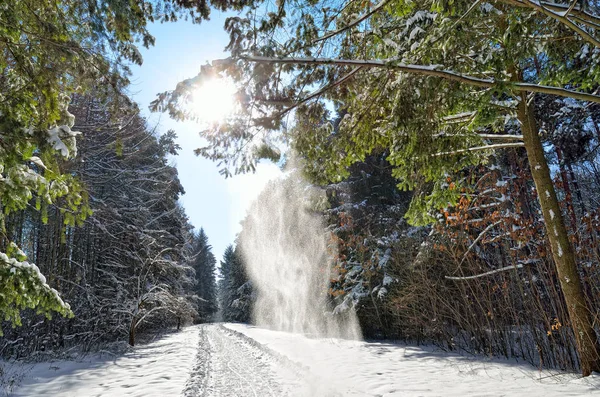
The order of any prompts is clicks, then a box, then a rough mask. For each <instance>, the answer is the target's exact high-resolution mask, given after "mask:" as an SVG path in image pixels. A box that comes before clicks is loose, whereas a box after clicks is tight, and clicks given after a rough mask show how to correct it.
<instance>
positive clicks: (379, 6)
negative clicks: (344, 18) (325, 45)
mask: <svg viewBox="0 0 600 397" xmlns="http://www.w3.org/2000/svg"><path fill="white" fill-rule="evenodd" d="M388 1H389V0H382V1H381V2H379V4H377V5H376V6H375V7H373V9H372V10H371V11H369V12H367V13H366V14H364V15H362V16H360V17H358V18H357V19H355V20H354V21H352V22H350V23H349V24H348V25H346V26H344V27H342V28H339V29H337V30H334V31H332V32H329V33H326V34H325V35H323V36H322V37H319V38H317V39H315V40H314V41H313V42H312V44H316V43H318V42H320V41H323V40H327V39H329V38H331V37H333V36H337V35H338V34H340V33H342V32H344V31H346V30H348V29H351V28H353V27H355V26H356V25H358V24H359V23H361V22H362V21H364V20H365V19H367V18H369V17H370V16H371V15H373V14H375V13H376V12H377V11H379V10H380V9H381V8H382V7H383V6H384V5H386V4H387V2H388Z"/></svg>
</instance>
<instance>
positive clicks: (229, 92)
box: [192, 79, 236, 123]
mask: <svg viewBox="0 0 600 397" xmlns="http://www.w3.org/2000/svg"><path fill="white" fill-rule="evenodd" d="M235 93H236V88H235V86H234V85H233V83H232V82H231V81H227V80H224V79H212V80H209V81H207V82H205V83H204V84H203V85H202V86H201V87H199V88H197V89H196V90H195V91H194V93H193V94H192V106H193V111H194V113H195V114H196V116H197V117H198V119H199V121H202V122H206V123H215V122H219V121H223V120H225V118H227V116H229V115H230V114H232V113H233V110H234V107H235V101H234V95H235Z"/></svg>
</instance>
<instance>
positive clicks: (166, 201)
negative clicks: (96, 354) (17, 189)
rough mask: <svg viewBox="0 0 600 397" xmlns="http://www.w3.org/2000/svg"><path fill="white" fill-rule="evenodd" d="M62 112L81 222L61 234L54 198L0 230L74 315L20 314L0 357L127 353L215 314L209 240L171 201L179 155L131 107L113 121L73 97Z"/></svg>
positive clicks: (94, 104)
mask: <svg viewBox="0 0 600 397" xmlns="http://www.w3.org/2000/svg"><path fill="white" fill-rule="evenodd" d="M70 110H71V112H72V113H73V114H74V115H75V117H76V120H77V124H76V128H78V129H79V130H80V131H81V132H82V137H81V138H80V141H79V153H78V156H77V157H76V158H75V159H74V160H72V161H69V162H65V163H64V164H63V167H64V169H65V172H68V173H69V174H71V175H73V176H74V177H76V178H77V179H78V180H79V181H80V182H81V185H82V187H83V188H82V189H81V191H80V192H78V194H80V195H81V199H82V200H83V199H85V200H86V201H87V202H89V209H90V210H89V215H88V217H87V219H86V220H85V221H82V222H80V225H75V226H70V223H69V222H67V220H66V218H68V217H69V216H72V215H71V213H70V212H69V211H68V209H66V208H65V206H64V203H63V202H62V201H60V200H59V201H57V202H56V203H54V204H51V205H45V206H43V207H42V208H41V210H40V211H35V210H34V209H28V210H25V211H21V212H16V213H13V214H11V216H10V217H9V218H8V219H7V220H6V229H7V234H8V235H9V238H10V239H11V241H14V242H16V244H18V246H20V247H22V251H23V252H22V254H23V255H26V256H27V258H28V259H29V260H31V261H33V262H35V263H37V265H38V266H39V268H40V270H41V272H42V273H43V274H45V277H46V279H47V282H48V284H49V285H51V286H52V287H53V288H55V289H56V290H57V291H58V293H59V294H60V296H61V297H62V299H63V300H64V301H66V302H68V304H69V305H70V308H71V310H72V312H73V316H72V317H71V318H61V317H57V318H54V319H52V320H49V319H44V318H43V317H40V316H39V315H36V314H35V312H34V311H33V310H32V311H26V312H24V313H23V314H22V321H23V326H22V327H17V328H14V329H11V327H10V325H8V324H4V327H3V328H4V329H5V333H6V335H5V339H4V340H5V343H4V344H3V346H2V347H1V348H2V354H4V355H13V354H14V355H22V354H26V353H28V352H32V351H36V350H48V349H55V348H60V347H64V346H71V345H83V346H84V347H85V348H91V347H92V346H93V345H95V344H97V343H98V342H108V341H116V340H124V339H128V341H129V343H130V344H131V345H133V344H134V343H135V341H136V334H137V333H138V332H140V331H152V330H163V329H167V328H169V327H172V326H178V327H179V326H180V325H181V324H182V323H185V322H189V321H190V320H191V319H192V318H195V317H196V316H198V318H199V319H200V321H207V320H209V319H210V318H211V315H212V313H214V312H215V310H216V296H215V284H214V283H215V278H214V265H215V260H214V256H212V253H211V252H210V246H209V245H208V239H207V237H206V235H205V234H204V232H203V231H202V230H201V231H200V232H199V233H197V234H194V233H193V231H192V227H191V226H190V224H189V223H188V221H187V217H186V215H185V212H184V210H183V208H182V207H181V206H180V205H179V203H178V201H177V200H178V198H179V196H180V195H181V194H183V192H184V191H183V187H182V186H181V184H180V182H179V179H178V177H177V170H176V169H175V168H174V167H173V166H172V165H170V162H169V159H168V156H170V155H175V154H177V151H178V150H179V147H178V146H177V144H176V143H175V141H174V139H175V135H174V133H173V132H172V131H169V132H167V133H165V134H163V135H161V136H158V135H156V134H155V133H154V132H153V131H152V130H150V129H149V128H148V126H147V124H146V122H145V120H144V119H142V118H141V117H140V116H139V112H138V110H137V108H136V107H135V106H131V107H129V108H128V109H126V110H123V111H122V112H120V113H119V114H114V113H111V112H109V111H108V107H107V106H106V105H105V104H103V103H102V102H100V101H99V100H98V99H96V98H94V97H91V96H85V97H84V96H79V97H75V98H74V100H73V102H72V104H71V107H70ZM17 340H18V341H19V342H18V343H16V342H15V341H17ZM13 342H15V343H13Z"/></svg>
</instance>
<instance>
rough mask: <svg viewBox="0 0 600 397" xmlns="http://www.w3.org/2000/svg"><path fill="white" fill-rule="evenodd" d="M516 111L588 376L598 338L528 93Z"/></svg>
mask: <svg viewBox="0 0 600 397" xmlns="http://www.w3.org/2000/svg"><path fill="white" fill-rule="evenodd" d="M517 112H518V113H517V115H518V119H519V121H520V123H521V129H522V132H523V141H524V143H525V149H526V150H527V158H528V161H529V166H530V167H531V174H532V176H533V181H534V183H535V187H536V189H537V193H538V200H539V202H540V206H541V208H542V213H543V217H544V223H545V225H546V234H547V235H548V240H549V242H550V246H551V249H552V256H553V258H554V263H555V266H556V272H557V274H558V278H559V282H560V287H561V290H562V292H563V295H564V297H565V302H566V305H567V311H568V314H569V319H570V323H571V327H572V330H573V334H574V335H575V341H576V345H577V351H578V353H579V360H580V365H581V371H582V373H583V376H588V375H590V374H591V372H592V371H599V370H600V355H599V351H600V350H599V349H598V339H597V336H596V332H595V331H594V328H593V327H592V320H591V316H590V310H589V309H588V307H587V304H586V301H585V296H584V293H583V288H582V285H581V280H580V277H579V273H578V271H577V263H576V260H575V252H574V251H573V248H572V246H571V244H570V242H569V236H568V234H567V229H566V227H565V223H564V220H563V217H562V214H561V211H560V206H559V205H558V199H557V197H556V191H555V190H554V186H553V184H552V179H551V178H550V170H549V168H548V163H547V162H546V158H545V156H544V148H543V146H542V142H541V140H540V137H539V135H538V128H537V125H536V121H535V116H534V114H533V108H532V106H531V105H528V104H527V93H525V92H522V93H521V101H520V103H519V107H518V110H517Z"/></svg>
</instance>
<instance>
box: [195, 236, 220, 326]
mask: <svg viewBox="0 0 600 397" xmlns="http://www.w3.org/2000/svg"><path fill="white" fill-rule="evenodd" d="M192 244H193V248H192V261H191V266H192V267H193V268H194V270H195V271H196V276H195V283H194V288H193V291H194V293H195V294H196V296H197V297H198V298H199V302H198V316H199V318H198V320H199V321H200V322H208V321H211V320H212V319H213V316H214V315H215V314H216V312H217V310H218V304H217V287H216V279H215V277H216V274H215V265H216V263H217V261H216V259H215V256H214V255H213V253H212V252H211V250H212V247H211V246H210V245H209V244H208V236H207V235H206V233H205V232H204V229H200V231H199V232H198V233H197V234H196V235H194V236H193V242H192Z"/></svg>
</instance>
